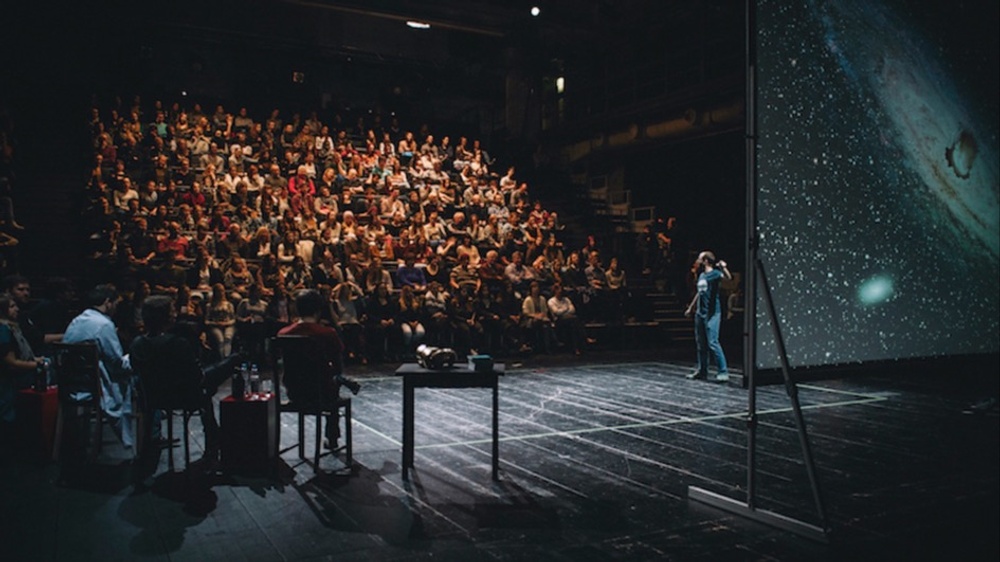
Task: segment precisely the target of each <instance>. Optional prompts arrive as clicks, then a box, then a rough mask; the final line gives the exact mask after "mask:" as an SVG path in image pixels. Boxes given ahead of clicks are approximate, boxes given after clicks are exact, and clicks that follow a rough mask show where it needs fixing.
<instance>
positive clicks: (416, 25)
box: [406, 20, 431, 29]
mask: <svg viewBox="0 0 1000 562" xmlns="http://www.w3.org/2000/svg"><path fill="white" fill-rule="evenodd" d="M406 25H407V26H408V27H412V28H413V29H430V28H431V24H429V23H424V22H422V21H416V20H406Z"/></svg>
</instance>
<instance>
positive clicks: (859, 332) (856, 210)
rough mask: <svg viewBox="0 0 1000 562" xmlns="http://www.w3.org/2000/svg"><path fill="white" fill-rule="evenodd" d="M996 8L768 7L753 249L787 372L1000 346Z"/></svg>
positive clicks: (779, 3) (763, 351)
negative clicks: (777, 327)
mask: <svg viewBox="0 0 1000 562" xmlns="http://www.w3.org/2000/svg"><path fill="white" fill-rule="evenodd" d="M970 4H975V5H977V6H980V8H981V9H982V10H984V11H983V12H982V13H981V14H971V13H969V12H967V11H962V10H968V9H970V8H969V5H970ZM990 4H991V3H987V2H983V3H975V2H974V3H961V4H960V3H950V2H949V3H943V2H937V3H934V2H930V3H921V2H889V1H883V0H831V1H807V0H797V1H788V0H758V1H757V2H756V8H755V11H754V16H755V20H756V35H755V40H756V44H755V46H756V49H755V50H756V57H755V58H756V62H755V64H756V88H755V91H756V103H755V110H756V123H757V129H756V134H757V141H756V161H755V164H756V169H757V174H756V179H755V181H756V203H757V211H756V212H757V219H758V220H757V229H758V236H759V238H758V242H759V250H758V251H759V254H758V255H759V257H760V259H761V262H762V263H763V265H764V268H765V271H766V272H767V275H768V278H769V281H770V285H771V293H772V297H773V301H774V304H775V307H776V309H777V316H778V321H779V325H780V328H781V330H782V335H783V339H784V341H785V345H786V347H787V351H788V358H789V362H790V364H791V366H792V367H813V366H825V365H840V364H851V363H855V364H856V363H863V362H869V361H881V360H891V359H903V358H918V357H936V356H950V355H967V354H973V355H974V354H983V353H996V352H997V351H998V350H1000V336H998V333H1000V330H998V318H1000V306H998V301H1000V288H998V287H1000V284H998V279H1000V268H998V263H1000V261H998V251H1000V229H998V223H1000V207H998V191H1000V189H998V175H1000V174H998V167H1000V165H998V148H997V145H998V140H997V136H998V129H1000V126H998V122H1000V115H998V113H1000V112H998V102H997V95H998V76H997V75H998V66H1000V64H998V52H997V51H998V49H997V39H996V35H997V23H996V22H997V19H996V11H997V10H996V6H992V7H991V6H990ZM980 8H977V9H980ZM978 17H982V18H990V23H988V24H984V23H983V22H977V21H976V18H978ZM762 299H763V295H762V294H761V291H760V288H758V290H757V301H756V302H757V306H756V310H757V324H756V326H757V327H756V331H757V346H756V348H755V349H756V360H755V363H756V365H757V367H758V368H759V369H772V368H775V367H777V366H779V365H780V363H779V358H778V356H777V352H776V350H775V343H774V338H773V336H772V331H771V327H770V322H769V321H768V318H767V315H766V307H765V306H764V303H763V300H762Z"/></svg>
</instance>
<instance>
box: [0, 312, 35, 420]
mask: <svg viewBox="0 0 1000 562" xmlns="http://www.w3.org/2000/svg"><path fill="white" fill-rule="evenodd" d="M18 312H19V310H18V306H17V303H16V302H15V301H14V299H13V298H12V297H11V296H10V295H9V294H7V293H0V428H2V429H0V435H2V434H4V433H6V430H7V428H6V427H3V426H4V425H6V424H7V423H10V422H13V421H14V396H15V395H16V393H17V391H18V390H19V389H21V388H27V387H28V386H30V385H31V380H32V376H33V375H34V373H35V370H36V369H37V368H38V367H39V365H41V364H42V358H41V357H35V354H34V352H33V351H32V350H31V345H30V344H29V343H28V340H26V339H25V338H24V336H23V335H22V334H21V328H20V327H19V326H18V324H17V316H18Z"/></svg>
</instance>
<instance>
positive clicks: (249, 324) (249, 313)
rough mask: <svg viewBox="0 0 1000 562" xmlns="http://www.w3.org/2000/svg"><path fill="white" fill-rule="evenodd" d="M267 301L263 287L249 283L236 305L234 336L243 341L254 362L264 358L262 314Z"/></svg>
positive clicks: (259, 361) (245, 349)
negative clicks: (245, 294) (243, 296)
mask: <svg viewBox="0 0 1000 562" xmlns="http://www.w3.org/2000/svg"><path fill="white" fill-rule="evenodd" d="M266 312H267V301H266V300H264V295H263V287H261V286H260V285H259V284H257V283H254V284H253V285H250V289H249V291H248V292H247V296H246V298H244V299H243V300H241V301H240V302H239V304H238V305H237V306H236V336H237V338H239V340H240V341H241V342H242V343H243V349H244V351H245V352H246V353H247V354H248V355H249V356H250V358H251V360H253V361H254V362H256V363H261V362H263V359H264V316H265V314H266Z"/></svg>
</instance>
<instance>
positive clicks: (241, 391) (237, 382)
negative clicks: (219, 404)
mask: <svg viewBox="0 0 1000 562" xmlns="http://www.w3.org/2000/svg"><path fill="white" fill-rule="evenodd" d="M245 376H246V364H244V365H243V366H242V367H240V369H239V370H238V371H234V372H233V398H235V399H236V400H243V397H244V396H246V393H247V381H246V378H244V377H245Z"/></svg>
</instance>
